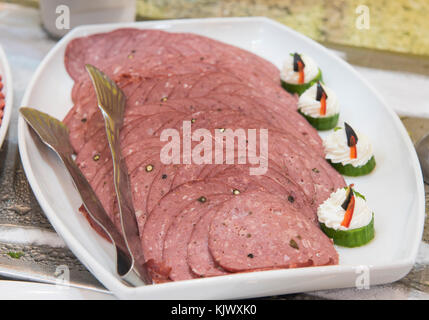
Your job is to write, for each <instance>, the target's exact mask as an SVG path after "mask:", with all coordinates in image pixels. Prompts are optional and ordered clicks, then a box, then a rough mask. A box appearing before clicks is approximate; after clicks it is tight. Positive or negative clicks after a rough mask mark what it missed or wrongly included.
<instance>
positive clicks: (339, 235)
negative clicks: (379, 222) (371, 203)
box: [320, 214, 375, 248]
mask: <svg viewBox="0 0 429 320" xmlns="http://www.w3.org/2000/svg"><path fill="white" fill-rule="evenodd" d="M320 227H321V228H322V231H323V232H324V233H325V234H326V235H327V236H328V237H329V238H331V239H332V240H333V241H334V243H335V244H336V245H339V246H342V247H348V248H355V247H360V246H363V245H365V244H367V243H368V242H370V241H371V240H372V239H374V235H375V231H374V214H372V219H371V222H370V223H369V224H368V225H366V226H364V227H361V228H357V229H350V230H335V229H332V228H328V227H327V226H326V225H325V224H323V223H320Z"/></svg>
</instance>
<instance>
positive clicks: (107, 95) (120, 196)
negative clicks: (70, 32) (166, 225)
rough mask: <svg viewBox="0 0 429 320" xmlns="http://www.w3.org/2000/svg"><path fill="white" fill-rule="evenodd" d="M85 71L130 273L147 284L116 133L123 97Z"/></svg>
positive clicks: (93, 72) (111, 84)
mask: <svg viewBox="0 0 429 320" xmlns="http://www.w3.org/2000/svg"><path fill="white" fill-rule="evenodd" d="M86 69H87V71H88V73H89V75H90V77H91V80H92V83H93V85H94V88H95V92H96V95H97V101H98V107H99V108H100V110H101V113H102V114H103V117H104V123H105V127H106V134H107V140H108V141H109V146H110V151H111V154H112V159H113V176H114V185H115V190H116V197H117V200H118V207H119V214H120V218H121V223H122V232H123V234H124V237H125V242H126V244H127V247H128V249H129V250H130V252H131V256H132V257H133V266H134V268H133V270H134V271H135V272H136V273H137V275H138V276H139V277H140V278H141V279H143V281H145V283H150V281H151V280H150V279H151V278H150V276H149V273H148V270H147V268H146V265H145V263H144V262H145V259H144V257H143V251H142V248H141V242H140V236H139V229H138V224H137V218H136V215H135V210H134V207H133V202H132V194H131V186H130V182H129V177H128V169H127V166H126V164H125V160H124V158H123V156H122V152H121V146H120V138H119V131H120V129H121V126H122V124H123V121H124V112H125V103H126V98H125V94H124V92H123V91H122V90H121V89H120V88H119V87H118V86H117V85H116V83H115V82H113V81H112V80H111V79H109V77H108V76H107V75H105V74H104V73H103V72H101V71H100V70H98V69H97V68H96V67H94V66H92V65H89V64H87V65H86Z"/></svg>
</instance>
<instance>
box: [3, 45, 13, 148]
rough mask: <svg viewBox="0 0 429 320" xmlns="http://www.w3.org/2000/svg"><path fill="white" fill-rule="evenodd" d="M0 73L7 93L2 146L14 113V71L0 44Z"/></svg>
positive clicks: (4, 92)
mask: <svg viewBox="0 0 429 320" xmlns="http://www.w3.org/2000/svg"><path fill="white" fill-rule="evenodd" d="M0 75H1V76H2V83H3V89H2V92H3V94H4V95H5V102H6V104H5V106H4V114H3V118H2V122H1V125H0V148H1V146H2V145H3V141H4V139H5V137H6V134H7V128H8V127H9V122H10V117H11V115H12V103H13V89H12V72H11V71H10V66H9V63H8V61H7V57H6V53H5V52H4V50H3V48H2V47H1V45H0Z"/></svg>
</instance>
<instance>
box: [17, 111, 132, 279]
mask: <svg viewBox="0 0 429 320" xmlns="http://www.w3.org/2000/svg"><path fill="white" fill-rule="evenodd" d="M19 111H20V112H21V115H22V116H23V118H24V119H25V120H26V122H27V123H28V124H29V125H30V127H31V128H33V130H34V131H35V132H36V133H37V135H38V136H39V137H40V139H41V140H42V142H43V143H44V144H45V145H47V146H48V147H50V148H51V149H52V150H53V151H55V153H56V154H57V155H58V156H59V157H60V159H61V160H62V162H63V163H64V165H65V167H66V169H67V170H68V172H69V174H70V176H71V178H72V180H73V183H74V185H75V187H76V189H77V191H78V192H79V194H80V196H81V198H82V201H83V205H84V206H85V208H86V209H87V211H88V213H89V215H90V217H91V218H92V219H93V220H94V221H95V222H96V223H97V224H98V225H99V226H100V227H101V228H102V229H103V231H104V232H105V233H106V234H107V235H108V236H109V237H110V239H111V241H112V243H113V245H114V246H115V249H116V270H117V272H118V274H119V275H120V276H121V277H122V278H123V279H125V280H126V281H127V282H128V283H130V284H132V285H135V286H136V285H141V281H140V280H134V279H131V280H130V279H129V277H128V274H129V273H130V270H131V269H132V268H133V258H132V255H131V254H130V252H129V250H128V248H127V245H126V243H125V241H124V238H123V236H122V235H121V234H120V233H119V231H118V230H117V229H116V227H115V225H114V224H113V222H112V221H111V220H110V218H109V216H108V215H107V213H106V211H105V210H104V208H103V206H102V204H101V202H100V200H99V199H98V197H97V195H96V194H95V192H94V190H93V189H92V187H91V185H90V184H89V182H88V180H86V178H85V176H84V175H83V174H82V172H81V171H80V169H79V167H78V166H77V165H76V163H75V162H74V160H73V158H72V155H73V148H72V146H71V144H70V140H69V131H68V128H67V127H66V126H65V125H64V124H63V123H62V122H61V121H59V120H58V119H55V118H54V117H51V116H50V115H48V114H46V113H43V112H40V111H38V110H35V109H33V108H21V109H20V110H19Z"/></svg>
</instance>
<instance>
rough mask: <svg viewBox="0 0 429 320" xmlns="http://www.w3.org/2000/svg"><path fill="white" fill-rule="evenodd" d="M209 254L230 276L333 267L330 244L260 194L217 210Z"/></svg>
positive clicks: (300, 219)
mask: <svg viewBox="0 0 429 320" xmlns="http://www.w3.org/2000/svg"><path fill="white" fill-rule="evenodd" d="M209 249H210V252H211V254H212V256H213V259H214V261H215V262H216V263H217V264H219V265H220V266H221V267H222V268H224V269H226V270H228V271H230V272H240V271H251V270H261V269H275V268H297V267H308V266H322V265H329V264H336V263H338V253H337V252H336V251H335V249H334V246H333V243H332V240H331V239H329V238H328V237H327V236H326V235H325V234H324V233H323V232H322V231H321V230H320V229H319V228H318V227H317V226H315V225H314V224H313V223H311V222H309V221H308V220H307V219H306V218H305V217H303V216H302V215H301V214H299V213H298V212H296V210H295V209H293V207H292V206H290V204H288V203H287V202H285V201H282V200H280V199H278V198H277V197H275V196H272V195H270V194H267V193H263V192H254V193H246V194H243V195H239V196H237V197H233V198H232V199H231V200H229V201H227V202H225V203H224V205H223V206H222V207H221V208H219V209H218V210H217V212H216V213H215V215H214V216H213V219H212V221H211V224H210V231H209Z"/></svg>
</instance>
